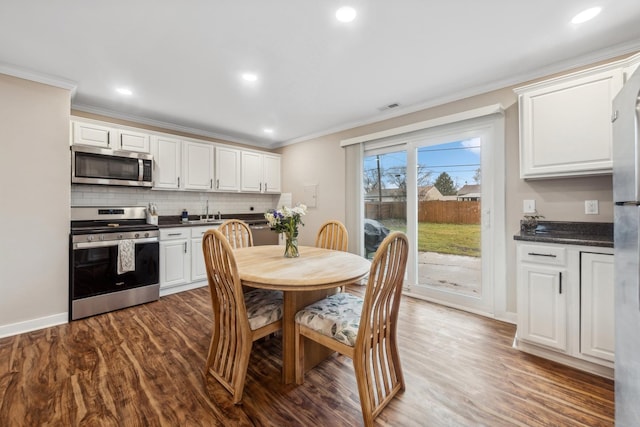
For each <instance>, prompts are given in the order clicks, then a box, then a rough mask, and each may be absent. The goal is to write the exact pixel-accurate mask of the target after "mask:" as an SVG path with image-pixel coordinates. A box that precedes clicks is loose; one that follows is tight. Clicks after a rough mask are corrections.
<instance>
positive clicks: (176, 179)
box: [151, 136, 182, 190]
mask: <svg viewBox="0 0 640 427" xmlns="http://www.w3.org/2000/svg"><path fill="white" fill-rule="evenodd" d="M151 153H152V154H153V162H154V163H153V167H154V171H153V188H154V189H171V190H178V189H180V188H181V187H180V185H181V182H180V178H181V173H182V141H180V140H178V139H172V138H167V137H164V136H156V137H153V140H152V143H151Z"/></svg>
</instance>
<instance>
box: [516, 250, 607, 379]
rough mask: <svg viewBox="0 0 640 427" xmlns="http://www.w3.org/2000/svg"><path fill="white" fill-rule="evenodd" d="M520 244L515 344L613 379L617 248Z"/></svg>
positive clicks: (524, 349) (526, 349) (534, 352)
mask: <svg viewBox="0 0 640 427" xmlns="http://www.w3.org/2000/svg"><path fill="white" fill-rule="evenodd" d="M516 247H517V255H516V258H517V307H518V331H517V337H516V347H517V348H519V349H521V350H523V351H526V352H528V353H532V354H535V355H537V356H540V357H545V358H548V359H551V360H555V361H557V362H560V363H564V364H566V365H570V366H574V367H576V368H578V369H582V370H586V371H589V372H593V373H596V374H598V375H602V376H606V377H609V378H613V335H614V329H613V316H614V304H613V249H611V248H602V247H588V246H579V245H560V244H553V243H549V244H547V243H536V242H524V241H518V242H517V243H516Z"/></svg>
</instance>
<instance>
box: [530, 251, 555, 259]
mask: <svg viewBox="0 0 640 427" xmlns="http://www.w3.org/2000/svg"><path fill="white" fill-rule="evenodd" d="M529 255H531V256H546V257H548V258H556V257H557V255H554V254H539V253H537V252H529Z"/></svg>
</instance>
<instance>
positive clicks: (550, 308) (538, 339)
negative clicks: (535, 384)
mask: <svg viewBox="0 0 640 427" xmlns="http://www.w3.org/2000/svg"><path fill="white" fill-rule="evenodd" d="M519 276H520V277H519V279H518V338H519V339H523V340H526V341H530V342H532V343H536V344H542V345H545V346H547V347H551V348H554V349H558V350H562V351H566V350H567V300H566V289H563V285H564V284H563V280H564V279H566V270H564V269H559V268H553V267H545V266H537V265H533V264H531V265H529V264H524V265H522V264H521V265H520V267H519ZM563 276H564V277H563Z"/></svg>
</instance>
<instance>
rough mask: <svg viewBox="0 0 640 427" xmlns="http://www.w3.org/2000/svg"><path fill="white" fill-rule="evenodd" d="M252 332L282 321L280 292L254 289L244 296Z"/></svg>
mask: <svg viewBox="0 0 640 427" xmlns="http://www.w3.org/2000/svg"><path fill="white" fill-rule="evenodd" d="M244 304H245V306H246V308H247V316H248V317H249V326H250V327H251V330H252V331H255V330H256V329H260V328H262V327H263V326H266V325H268V324H269V323H273V322H277V321H278V320H280V319H282V292H281V291H269V290H266V289H255V290H252V291H249V292H247V293H245V294H244Z"/></svg>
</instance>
